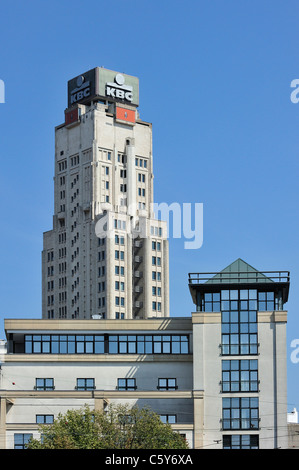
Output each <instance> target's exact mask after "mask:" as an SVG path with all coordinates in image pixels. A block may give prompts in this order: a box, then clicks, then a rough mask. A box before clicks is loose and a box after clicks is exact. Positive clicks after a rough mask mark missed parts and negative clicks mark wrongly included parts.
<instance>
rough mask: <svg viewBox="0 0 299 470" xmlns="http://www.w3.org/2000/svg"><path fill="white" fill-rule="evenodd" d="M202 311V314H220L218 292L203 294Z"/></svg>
mask: <svg viewBox="0 0 299 470" xmlns="http://www.w3.org/2000/svg"><path fill="white" fill-rule="evenodd" d="M202 310H203V311H204V312H220V292H213V293H207V292H205V294H204V298H203V301H202Z"/></svg>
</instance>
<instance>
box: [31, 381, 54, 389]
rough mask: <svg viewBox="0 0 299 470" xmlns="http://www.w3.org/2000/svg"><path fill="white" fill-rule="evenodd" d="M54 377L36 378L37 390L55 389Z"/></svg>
mask: <svg viewBox="0 0 299 470" xmlns="http://www.w3.org/2000/svg"><path fill="white" fill-rule="evenodd" d="M54 388H55V387H54V379H35V390H54Z"/></svg>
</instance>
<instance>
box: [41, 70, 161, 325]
mask: <svg viewBox="0 0 299 470" xmlns="http://www.w3.org/2000/svg"><path fill="white" fill-rule="evenodd" d="M138 105H139V80H138V78H136V77H132V76H129V75H125V74H120V73H117V72H113V71H111V70H107V69H104V68H98V67H97V68H95V69H92V70H90V71H88V72H86V73H84V74H82V75H80V76H78V77H75V78H74V79H72V80H70V81H69V82H68V108H67V109H66V110H65V122H64V123H63V124H61V125H59V126H57V127H56V129H55V178H54V217H53V229H52V230H50V231H48V232H45V233H44V245H43V252H42V297H43V298H42V316H43V318H49V319H51V318H53V319H54V318H69V319H72V318H74V319H75V318H77V319H84V318H86V319H90V318H99V319H101V318H106V319H113V318H116V319H129V318H149V317H167V316H169V293H168V292H169V281H168V240H167V224H166V223H165V222H163V221H159V220H157V219H156V218H155V216H154V213H153V209H152V204H153V158H152V126H151V124H150V123H147V122H144V121H142V120H141V119H140V117H139V113H138V110H137V108H138Z"/></svg>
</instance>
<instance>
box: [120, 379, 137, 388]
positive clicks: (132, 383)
mask: <svg viewBox="0 0 299 470" xmlns="http://www.w3.org/2000/svg"><path fill="white" fill-rule="evenodd" d="M136 389H137V386H136V379H117V390H136Z"/></svg>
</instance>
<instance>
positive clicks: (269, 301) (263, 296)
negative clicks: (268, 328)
mask: <svg viewBox="0 0 299 470" xmlns="http://www.w3.org/2000/svg"><path fill="white" fill-rule="evenodd" d="M274 309H275V300H274V292H259V293H258V310H259V311H260V312H265V311H267V310H270V311H271V310H274Z"/></svg>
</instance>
